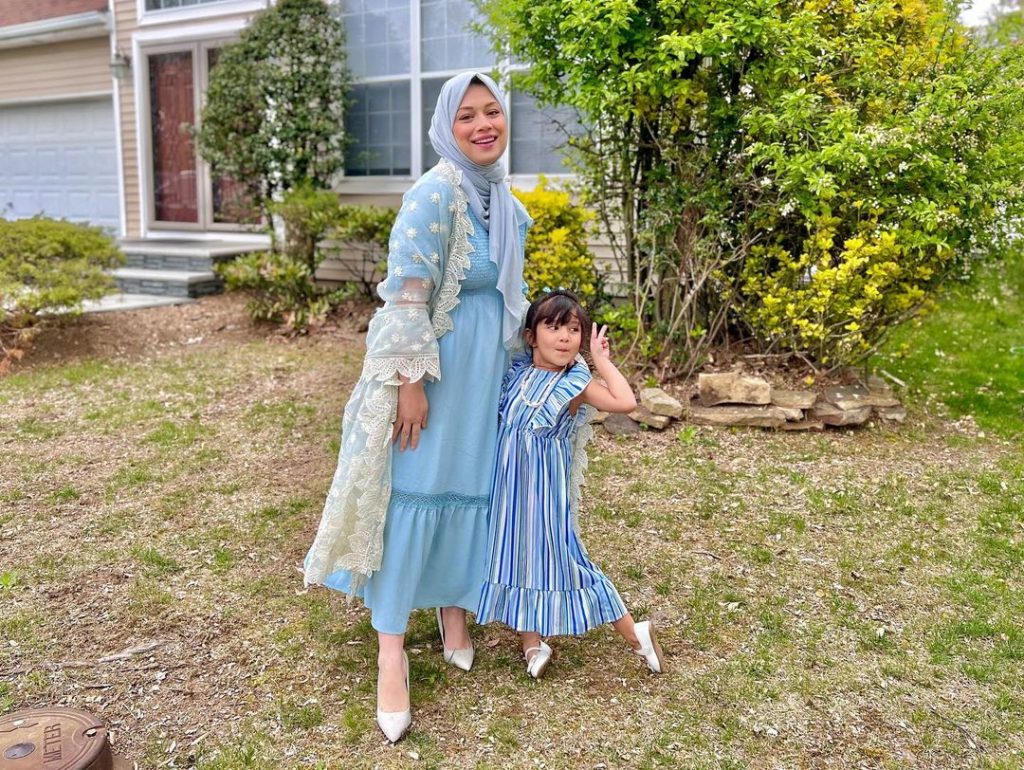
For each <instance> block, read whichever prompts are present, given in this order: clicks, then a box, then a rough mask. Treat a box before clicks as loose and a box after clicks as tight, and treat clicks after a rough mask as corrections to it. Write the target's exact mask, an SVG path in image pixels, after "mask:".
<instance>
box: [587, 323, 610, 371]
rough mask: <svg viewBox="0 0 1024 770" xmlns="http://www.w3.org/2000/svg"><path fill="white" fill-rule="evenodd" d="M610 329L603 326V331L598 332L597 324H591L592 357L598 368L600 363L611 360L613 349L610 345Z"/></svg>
mask: <svg viewBox="0 0 1024 770" xmlns="http://www.w3.org/2000/svg"><path fill="white" fill-rule="evenodd" d="M606 334H608V327H607V326H602V327H601V331H598V330H597V324H596V323H595V324H591V328H590V356H591V358H593V359H594V365H595V366H596V365H597V363H598V361H607V360H609V359H610V358H611V348H610V346H609V345H608V338H607V337H606V336H605V335H606Z"/></svg>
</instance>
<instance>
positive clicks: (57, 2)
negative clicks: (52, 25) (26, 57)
mask: <svg viewBox="0 0 1024 770" xmlns="http://www.w3.org/2000/svg"><path fill="white" fill-rule="evenodd" d="M105 10H107V0H0V27H9V26H12V25H14V24H25V23H27V22H30V21H40V20H41V19H54V18H57V17H59V16H73V15H74V14H76V13H86V12H87V11H105Z"/></svg>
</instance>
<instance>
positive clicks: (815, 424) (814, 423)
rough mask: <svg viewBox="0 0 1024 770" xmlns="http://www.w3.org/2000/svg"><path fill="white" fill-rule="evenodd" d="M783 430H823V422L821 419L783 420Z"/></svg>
mask: <svg viewBox="0 0 1024 770" xmlns="http://www.w3.org/2000/svg"><path fill="white" fill-rule="evenodd" d="M782 429H783V430H825V423H823V422H822V421H821V420H796V421H793V422H784V423H783V424H782Z"/></svg>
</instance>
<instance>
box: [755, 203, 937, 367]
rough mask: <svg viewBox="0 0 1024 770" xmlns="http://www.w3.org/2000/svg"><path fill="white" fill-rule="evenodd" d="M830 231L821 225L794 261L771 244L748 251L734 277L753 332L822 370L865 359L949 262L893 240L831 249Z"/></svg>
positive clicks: (865, 239) (886, 237)
mask: <svg viewBox="0 0 1024 770" xmlns="http://www.w3.org/2000/svg"><path fill="white" fill-rule="evenodd" d="M835 225H836V221H835V220H834V219H831V218H830V219H826V220H824V221H823V222H821V223H820V226H819V228H818V229H817V230H816V231H815V232H812V233H811V234H810V235H809V236H808V237H807V238H806V239H805V240H804V244H803V250H802V251H801V253H799V254H796V255H794V254H791V253H790V252H789V251H787V250H786V249H785V248H784V247H783V246H782V245H778V244H776V245H770V246H755V247H753V248H752V249H751V253H750V255H749V256H748V257H747V260H746V262H745V264H744V267H743V271H742V274H741V291H740V303H741V307H740V308H739V310H740V313H741V315H742V316H743V317H744V318H745V319H746V321H747V322H748V323H749V324H750V326H751V327H752V328H753V330H754V332H755V333H756V334H757V335H758V336H759V337H760V338H762V339H765V340H769V341H770V342H771V343H772V344H773V345H774V346H776V347H780V348H784V349H789V350H798V351H804V352H806V353H808V354H809V355H811V356H812V357H813V358H814V359H815V360H816V361H817V362H819V363H820V364H822V365H825V366H830V365H832V364H836V363H841V362H847V361H856V360H859V359H861V358H863V357H864V356H865V355H866V354H868V353H869V352H870V351H871V350H872V349H873V348H874V347H875V345H876V344H877V343H878V340H879V338H880V337H881V336H882V335H883V334H884V332H885V331H886V330H887V329H889V328H892V327H893V326H894V325H896V324H898V323H900V322H901V321H903V320H905V319H906V317H907V316H908V314H910V313H912V312H913V311H914V310H915V309H917V308H919V307H920V306H921V305H922V302H923V301H924V300H925V299H926V297H927V296H928V295H929V293H930V291H931V288H932V285H933V282H934V280H933V279H934V276H935V275H937V274H939V273H943V272H945V271H947V270H948V269H949V265H950V262H951V253H950V251H949V250H948V249H944V248H943V247H942V246H941V245H932V246H930V247H928V248H923V249H922V248H914V247H911V246H909V245H908V244H906V243H904V242H901V238H900V234H899V233H898V232H891V231H889V232H885V231H883V232H880V233H868V232H865V233H862V234H860V235H857V236H854V237H852V238H847V239H846V240H844V241H842V242H841V243H837V242H836V241H837V237H836V231H835Z"/></svg>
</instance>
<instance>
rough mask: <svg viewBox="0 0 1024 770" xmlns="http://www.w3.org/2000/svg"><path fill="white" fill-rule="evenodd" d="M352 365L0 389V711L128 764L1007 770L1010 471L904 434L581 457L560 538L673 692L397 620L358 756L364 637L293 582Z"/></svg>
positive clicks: (633, 663)
mask: <svg viewBox="0 0 1024 770" xmlns="http://www.w3.org/2000/svg"><path fill="white" fill-rule="evenodd" d="M126 323H130V319H126ZM238 323H239V324H244V323H245V321H244V320H241V319H239V320H238ZM360 355H361V349H360V342H359V340H358V338H356V337H355V336H354V335H352V334H351V333H348V332H344V331H343V330H338V331H337V332H336V333H331V334H326V335H322V336H320V337H317V338H315V339H312V340H299V341H293V342H291V343H288V344H283V343H282V342H281V341H280V340H278V339H275V338H273V337H270V338H266V339H263V338H260V337H259V336H258V335H247V336H246V337H245V338H244V339H239V336H238V334H235V335H234V336H232V337H230V338H224V339H221V338H219V337H218V336H217V335H215V334H213V335H209V334H208V335H207V336H206V338H205V339H204V341H203V342H201V343H199V344H195V345H190V346H181V345H176V346H175V345H170V346H168V347H167V349H166V350H163V351H162V352H161V351H158V352H156V353H155V354H153V355H148V356H145V357H143V358H137V359H136V358H131V357H115V358H111V357H98V358H97V357H89V356H83V357H78V358H76V359H75V360H74V361H73V362H71V363H69V364H67V365H59V364H53V365H46V366H39V367H36V368H29V369H26V370H24V371H22V372H21V373H20V374H18V375H16V376H15V377H11V378H8V379H7V380H5V381H3V382H2V383H0V424H3V425H4V426H5V430H4V431H3V432H2V433H0V467H2V468H3V469H4V470H3V473H2V474H0V549H2V554H3V558H2V561H0V713H6V712H9V711H11V710H14V709H18V708H24V707H28V706H39V705H44V704H51V703H60V704H66V705H71V706H76V707H80V708H85V709H88V710H90V711H93V712H95V713H97V714H98V715H99V716H100V717H101V718H102V719H104V720H105V721H106V722H107V723H108V724H109V725H110V726H111V727H112V728H113V731H114V741H115V746H116V748H117V750H118V751H119V752H120V753H124V754H126V755H128V756H131V757H132V758H134V759H136V761H138V762H139V764H140V766H142V767H146V768H151V767H179V768H184V767H196V768H205V769H206V770H212V769H215V768H216V769H218V770H235V769H236V768H292V767H294V768H299V767H322V768H329V767H330V768H335V767H527V766H529V767H548V768H570V767H571V768H577V767H598V766H602V765H603V766H604V767H608V768H611V767H640V768H644V767H648V768H655V767H681V768H765V769H767V768H780V767H784V768H803V767H806V768H848V767H850V768H853V767H856V768H862V767H863V768H965V767H979V768H981V767H988V768H1011V767H1019V766H1020V765H1021V764H1022V763H1024V738H1022V736H1024V689H1022V686H1021V684H1020V682H1021V681H1022V677H1021V675H1022V673H1024V671H1022V668H1024V634H1022V632H1021V631H1020V630H1019V629H1020V623H1019V619H1020V617H1022V616H1024V591H1022V590H1021V588H1022V586H1021V585H1020V582H1021V574H1022V573H1021V569H1020V567H1021V556H1022V555H1024V552H1022V549H1024V529H1022V527H1024V514H1022V513H1021V511H1022V510H1024V461H1022V460H1021V458H1020V455H1019V451H1018V449H1017V448H1016V447H1013V446H1011V445H1009V444H1007V443H1001V442H1000V441H999V440H996V439H991V438H979V436H978V435H977V432H976V431H975V430H973V429H972V428H971V426H970V425H969V424H966V423H964V424H960V425H944V424H941V423H939V422H936V421H933V420H931V419H930V418H928V417H927V416H926V415H916V416H915V417H914V419H913V420H912V422H911V423H910V424H909V425H907V426H906V427H903V428H900V429H898V430H890V429H880V428H878V429H871V430H862V431H857V432H829V433H827V434H822V435H816V436H808V435H802V436H797V435H792V434H778V435H776V434H769V433H762V432H729V431H713V430H709V429H684V430H682V431H679V432H676V433H669V434H661V435H656V434H643V435H641V436H640V437H638V438H636V439H632V440H628V441H620V440H616V439H612V438H610V437H602V438H600V439H599V440H598V442H597V443H596V445H595V447H594V448H593V452H592V466H591V473H590V477H589V484H588V487H587V488H586V495H585V507H586V515H585V518H584V521H583V527H584V531H585V539H586V542H587V544H588V547H589V550H590V552H591V555H592V556H593V557H594V558H595V559H596V560H597V561H598V562H600V563H601V564H602V565H603V566H604V567H605V568H606V570H607V571H608V573H609V574H610V575H611V576H612V578H613V580H614V581H615V583H616V585H617V586H618V588H619V590H620V592H621V593H622V595H623V597H624V599H625V600H626V602H627V604H628V605H629V606H630V608H631V609H632V610H633V612H634V614H636V615H637V616H648V615H653V616H654V617H656V618H657V619H658V622H659V625H660V627H661V629H662V631H661V636H662V641H663V643H664V644H665V646H666V649H667V652H668V654H669V655H670V656H671V662H672V668H671V671H670V672H669V673H668V674H667V675H665V676H663V677H660V678H656V677H651V676H649V675H648V674H647V673H645V671H644V670H643V668H642V664H641V662H640V661H639V660H638V659H636V658H635V657H633V656H631V655H629V654H628V653H627V652H626V650H625V649H624V647H623V645H622V644H621V642H620V641H619V640H618V639H617V637H615V635H614V634H613V633H611V632H610V631H607V630H601V631H597V632H594V633H591V634H589V635H587V636H585V637H582V638H578V639H577V638H566V639H556V640H554V642H553V646H554V647H555V649H556V657H555V661H554V664H553V667H552V668H551V670H550V676H549V677H548V678H546V679H545V680H543V681H541V682H533V681H532V680H530V679H529V677H527V676H526V674H525V672H524V671H523V669H522V665H521V663H520V660H519V656H518V654H517V645H516V643H515V639H514V636H513V635H512V634H510V633H509V632H508V631H507V630H504V629H502V628H500V627H487V628H476V629H474V636H475V640H476V644H477V647H478V655H477V664H476V666H475V668H474V670H473V671H472V672H471V673H468V674H467V673H463V672H460V671H457V670H455V669H453V668H451V667H448V666H446V665H444V663H443V662H442V660H441V658H440V655H439V654H438V650H439V641H438V639H437V633H436V629H435V628H434V622H433V617H432V616H431V614H430V613H428V612H420V613H416V614H415V615H414V617H413V619H412V623H411V626H410V629H409V635H408V648H409V651H410V659H411V663H412V671H411V675H412V687H413V706H414V710H415V713H414V719H415V722H414V730H413V731H412V733H411V734H410V735H409V736H408V738H407V739H406V740H405V741H404V742H403V743H402V744H400V745H399V746H398V747H389V746H387V745H386V744H385V742H384V740H383V738H382V737H381V736H380V734H379V733H378V731H377V730H376V727H375V726H374V724H373V709H374V688H375V677H376V673H375V658H376V648H375V643H374V634H373V631H372V629H371V628H370V625H369V618H368V615H367V613H366V612H365V611H364V610H363V609H362V608H361V607H360V606H359V605H358V604H352V605H349V604H346V603H345V601H344V600H343V599H342V598H341V597H338V596H336V595H333V594H331V593H329V592H327V591H326V590H322V589H319V590H311V591H308V592H305V591H303V590H302V585H301V576H300V574H299V573H298V571H297V567H298V565H299V563H300V561H301V559H302V557H303V555H304V554H305V550H306V548H307V546H308V544H309V542H310V539H311V537H312V534H313V531H314V530H315V527H316V524H317V521H318V518H319V511H320V505H321V502H322V499H323V496H324V494H325V492H326V490H327V486H328V484H329V482H330V478H331V474H332V472H333V465H334V460H335V454H336V452H337V446H338V444H337V441H338V428H339V424H340V414H341V407H342V405H343V401H344V399H345V397H346V395H347V392H348V390H349V389H350V387H351V385H352V383H353V382H354V379H355V377H356V375H357V373H358V368H359V360H360ZM7 426H11V429H7Z"/></svg>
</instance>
